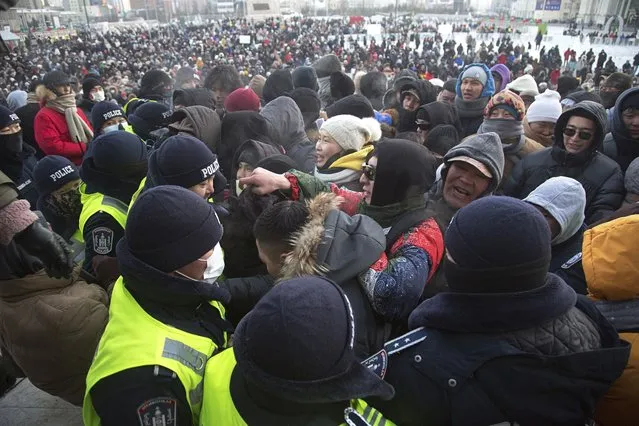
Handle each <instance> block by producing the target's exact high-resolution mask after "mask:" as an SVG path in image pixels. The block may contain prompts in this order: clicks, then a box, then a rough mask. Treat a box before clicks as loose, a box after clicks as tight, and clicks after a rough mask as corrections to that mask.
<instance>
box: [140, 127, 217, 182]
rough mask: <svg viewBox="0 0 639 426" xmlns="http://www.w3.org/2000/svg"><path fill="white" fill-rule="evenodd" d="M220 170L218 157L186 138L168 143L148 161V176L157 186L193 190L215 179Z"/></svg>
mask: <svg viewBox="0 0 639 426" xmlns="http://www.w3.org/2000/svg"><path fill="white" fill-rule="evenodd" d="M219 169H220V165H219V164H218V162H217V156H216V155H215V154H213V153H212V152H211V150H210V149H209V148H208V147H207V146H206V145H205V144H204V142H202V141H201V140H199V139H197V138H194V137H193V136H190V135H186V134H179V135H176V136H171V137H170V138H168V139H167V140H165V141H164V143H162V145H161V146H160V148H158V149H157V150H156V151H154V152H153V153H152V154H151V157H150V159H149V174H150V175H151V176H152V177H153V180H154V184H155V185H177V186H181V187H183V188H190V187H192V186H194V185H197V184H198V183H200V182H202V181H204V180H206V179H208V178H210V177H211V176H215V174H216V173H217V172H218V170H219ZM156 177H158V178H159V179H158V178H156ZM155 180H159V181H160V182H155Z"/></svg>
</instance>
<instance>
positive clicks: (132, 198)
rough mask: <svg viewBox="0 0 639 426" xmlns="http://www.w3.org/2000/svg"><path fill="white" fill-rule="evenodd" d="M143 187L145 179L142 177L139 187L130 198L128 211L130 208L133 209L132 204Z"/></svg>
mask: <svg viewBox="0 0 639 426" xmlns="http://www.w3.org/2000/svg"><path fill="white" fill-rule="evenodd" d="M144 185H146V177H144V178H143V179H142V182H140V186H138V190H137V191H135V192H134V193H133V196H132V197H131V202H130V203H129V210H131V207H133V204H134V203H135V201H136V200H137V199H138V197H139V196H140V194H141V193H142V190H143V189H144Z"/></svg>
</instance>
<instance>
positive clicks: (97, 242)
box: [82, 213, 124, 274]
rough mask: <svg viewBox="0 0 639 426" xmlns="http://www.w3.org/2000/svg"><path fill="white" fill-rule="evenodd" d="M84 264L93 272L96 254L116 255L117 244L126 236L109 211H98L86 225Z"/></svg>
mask: <svg viewBox="0 0 639 426" xmlns="http://www.w3.org/2000/svg"><path fill="white" fill-rule="evenodd" d="M82 236H83V237H84V244H85V248H84V253H85V255H84V265H83V269H84V270H85V271H88V272H90V273H92V274H95V271H94V270H93V266H92V261H93V258H94V257H95V256H98V255H101V256H109V257H115V246H116V245H117V243H118V241H120V239H121V238H122V237H123V236H124V229H122V227H121V226H120V224H119V223H118V222H117V221H116V220H115V219H114V218H113V217H112V216H111V215H109V214H107V213H96V214H94V215H93V216H91V217H90V218H89V220H87V223H86V224H85V225H84V233H83V234H82Z"/></svg>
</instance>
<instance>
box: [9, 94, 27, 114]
mask: <svg viewBox="0 0 639 426" xmlns="http://www.w3.org/2000/svg"><path fill="white" fill-rule="evenodd" d="M28 96H29V95H28V94H27V92H25V91H24V90H14V91H12V92H11V93H9V94H8V95H7V106H8V107H9V109H10V110H11V111H15V110H17V109H18V108H22V107H23V106H25V105H26V104H27V98H28Z"/></svg>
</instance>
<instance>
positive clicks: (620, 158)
mask: <svg viewBox="0 0 639 426" xmlns="http://www.w3.org/2000/svg"><path fill="white" fill-rule="evenodd" d="M638 92H639V88H637V87H636V88H634V89H630V90H626V91H625V92H623V93H622V94H621V95H620V96H619V97H618V98H617V102H615V107H614V109H613V113H612V122H611V123H610V133H608V134H607V135H606V138H605V139H604V142H603V153H604V154H606V155H607V156H608V157H610V158H612V159H613V160H615V161H616V162H617V164H619V167H621V170H622V171H623V172H624V173H625V172H626V169H627V168H628V166H629V165H630V163H631V162H632V160H634V159H635V158H637V157H639V141H636V140H633V139H632V138H631V137H630V134H629V133H628V129H626V126H625V124H624V123H623V120H622V119H621V114H623V110H622V104H623V102H624V101H625V100H626V99H627V98H628V97H629V96H632V95H636V94H637V93H638Z"/></svg>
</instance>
